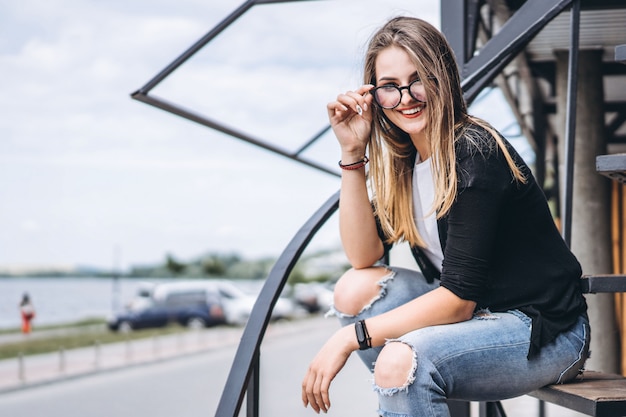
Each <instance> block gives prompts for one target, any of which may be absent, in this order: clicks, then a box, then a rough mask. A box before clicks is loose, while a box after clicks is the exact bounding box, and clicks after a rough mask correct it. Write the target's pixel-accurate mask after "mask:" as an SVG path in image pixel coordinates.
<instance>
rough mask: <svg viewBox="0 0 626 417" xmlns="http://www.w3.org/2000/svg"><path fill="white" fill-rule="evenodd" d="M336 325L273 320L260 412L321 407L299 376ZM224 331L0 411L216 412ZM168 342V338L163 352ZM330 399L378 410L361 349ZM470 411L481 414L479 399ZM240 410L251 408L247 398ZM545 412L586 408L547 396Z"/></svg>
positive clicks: (0, 399) (338, 411) (529, 404)
mask: <svg viewBox="0 0 626 417" xmlns="http://www.w3.org/2000/svg"><path fill="white" fill-rule="evenodd" d="M336 328H337V323H336V321H334V320H332V319H328V320H325V319H323V318H314V319H308V320H302V321H296V322H288V323H277V324H275V325H272V326H271V327H270V329H269V330H268V332H267V335H266V337H265V341H264V343H263V346H262V350H261V377H260V379H261V384H260V397H261V402H260V416H262V417H295V416H302V417H306V416H310V417H313V416H315V415H316V414H315V413H314V412H313V411H312V410H311V409H305V408H303V406H302V404H301V400H300V382H301V380H302V377H303V376H304V372H305V370H306V367H307V366H308V363H309V361H310V360H311V358H313V356H314V355H315V353H316V352H317V350H318V349H319V348H320V347H321V345H322V344H323V343H324V341H325V340H326V338H327V337H328V336H329V335H330V334H332V332H333V331H334V330H335V329H336ZM227 330H228V329H227ZM230 330H232V329H230ZM230 330H228V331H230ZM237 334H239V333H237ZM226 336H227V335H226V334H223V335H222V336H215V335H213V336H212V340H215V338H216V337H217V338H219V339H220V340H221V341H222V344H221V345H210V346H211V347H210V348H209V349H208V350H207V349H205V350H203V351H201V352H189V353H184V352H183V353H180V354H178V355H177V357H176V358H174V359H171V358H169V359H163V360H157V361H152V362H145V363H141V362H139V363H138V364H135V365H132V366H119V365H115V364H114V366H112V367H111V368H110V369H109V370H107V369H105V367H104V366H103V369H102V370H101V371H99V372H90V373H85V374H83V375H82V376H79V377H75V378H66V379H59V380H57V381H56V382H54V381H52V382H46V383H43V384H35V385H32V386H26V387H25V388H23V389H17V390H7V391H5V392H0V417H111V416H115V417H213V416H214V415H215V410H216V408H217V404H218V402H219V399H220V396H221V393H222V388H223V385H224V383H225V381H226V378H227V375H228V372H229V370H230V367H231V365H232V360H233V357H234V355H235V350H236V344H237V341H238V337H237V336H236V335H235V336H233V335H230V336H228V337H226ZM165 350H166V345H165V343H164V344H163V345H161V351H160V352H161V354H164V353H165ZM140 351H141V350H140V349H137V351H136V352H137V353H139V352H140ZM41 359H42V360H43V359H45V358H44V357H43V356H42V358H41ZM88 360H89V361H90V360H91V359H88ZM105 363H106V360H105V358H103V365H104V364H105ZM0 382H2V381H0ZM331 402H332V407H331V409H330V410H329V412H328V414H327V416H329V417H351V416H363V417H366V416H371V417H374V416H376V405H377V401H376V396H375V395H374V393H373V392H372V390H371V376H370V375H369V373H368V372H367V371H366V369H365V366H363V364H362V363H361V362H360V361H359V359H358V358H357V357H356V355H352V356H351V357H350V358H349V360H348V362H347V364H346V366H345V368H344V370H343V371H342V372H341V373H340V374H339V375H338V376H337V378H336V379H335V381H334V382H333V385H332V386H331ZM503 405H504V408H505V410H506V412H507V415H508V416H509V417H522V416H524V417H534V416H537V415H538V414H537V411H538V403H537V400H535V399H533V398H531V397H520V398H516V399H512V400H507V401H504V402H503ZM472 415H473V416H476V415H478V414H477V405H476V404H473V405H472ZM241 416H245V405H244V407H243V409H242V412H241V414H240V417H241ZM546 416H547V417H580V416H582V414H579V413H575V412H573V411H570V410H566V409H563V408H560V407H556V406H554V405H552V404H547V407H546Z"/></svg>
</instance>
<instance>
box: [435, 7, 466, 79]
mask: <svg viewBox="0 0 626 417" xmlns="http://www.w3.org/2000/svg"><path fill="white" fill-rule="evenodd" d="M467 1H468V0H441V6H440V7H441V31H442V32H443V33H444V34H445V35H446V39H447V40H448V43H449V44H450V47H451V48H452V50H453V51H454V57H455V58H456V62H457V65H458V67H459V71H460V70H461V69H462V68H463V66H464V65H465V63H466V62H467V58H468V55H467V53H466V47H465V15H466V13H465V10H466V8H467Z"/></svg>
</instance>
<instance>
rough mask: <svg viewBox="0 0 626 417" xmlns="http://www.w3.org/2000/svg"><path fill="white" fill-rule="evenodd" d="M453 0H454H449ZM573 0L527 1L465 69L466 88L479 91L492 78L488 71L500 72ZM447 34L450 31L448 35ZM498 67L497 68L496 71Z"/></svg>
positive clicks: (492, 72) (463, 75)
mask: <svg viewBox="0 0 626 417" xmlns="http://www.w3.org/2000/svg"><path fill="white" fill-rule="evenodd" d="M447 1H452V0H447ZM571 2H572V0H528V1H527V2H525V3H524V4H523V5H522V7H521V8H520V9H519V10H518V11H517V12H515V14H513V16H512V17H511V18H510V19H509V20H508V21H507V22H506V23H505V24H504V26H503V27H502V29H501V30H500V31H499V32H498V33H497V34H495V36H493V37H492V38H491V39H490V40H489V41H488V42H487V43H486V44H485V45H484V46H483V47H482V48H481V49H480V51H478V52H479V53H478V54H477V55H475V56H474V57H472V59H471V60H469V61H468V62H467V64H465V65H464V66H463V68H462V71H461V77H462V78H463V83H462V86H463V90H465V91H468V90H469V89H471V88H476V89H478V90H480V89H481V88H482V87H484V86H485V85H486V84H488V83H490V82H491V81H492V80H491V79H490V78H488V77H486V75H487V74H489V73H491V74H494V73H496V74H497V73H498V72H499V71H498V70H502V69H503V68H504V67H505V66H506V65H507V64H508V63H509V62H511V60H512V59H513V58H514V57H515V56H516V55H517V54H518V53H519V52H520V51H522V50H523V49H524V48H525V47H526V45H527V44H528V43H529V42H530V41H531V40H532V39H533V38H534V37H535V36H536V35H537V33H539V31H540V30H541V29H542V28H544V27H545V26H546V25H547V24H548V23H549V22H550V21H551V20H552V19H554V18H555V17H556V16H557V15H558V14H559V13H561V11H563V10H564V9H565V8H567V7H568V6H569V5H570V4H571ZM446 36H447V34H446ZM496 69H498V70H496Z"/></svg>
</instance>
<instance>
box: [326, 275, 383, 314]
mask: <svg viewBox="0 0 626 417" xmlns="http://www.w3.org/2000/svg"><path fill="white" fill-rule="evenodd" d="M388 273H389V271H388V270H387V269H386V268H384V267H373V268H365V269H354V268H353V269H349V270H348V271H346V273H344V274H343V276H342V277H341V278H340V279H339V281H337V284H336V285H335V290H334V295H333V298H334V304H335V308H336V309H337V310H339V311H341V312H342V313H344V314H349V315H353V316H354V315H357V314H359V312H360V311H361V310H362V309H363V308H364V307H365V306H366V305H368V304H369V303H371V302H372V300H373V299H374V298H376V297H377V296H378V294H379V292H380V285H379V284H378V282H379V281H380V280H381V278H382V277H384V276H385V275H387V274H388Z"/></svg>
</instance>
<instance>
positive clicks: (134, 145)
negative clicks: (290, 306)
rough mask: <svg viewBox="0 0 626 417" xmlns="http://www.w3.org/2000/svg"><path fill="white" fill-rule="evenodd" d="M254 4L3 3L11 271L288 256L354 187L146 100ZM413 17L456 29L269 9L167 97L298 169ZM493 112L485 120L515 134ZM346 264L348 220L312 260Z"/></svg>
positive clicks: (482, 106) (3, 165)
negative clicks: (342, 98) (339, 251)
mask: <svg viewBox="0 0 626 417" xmlns="http://www.w3.org/2000/svg"><path fill="white" fill-rule="evenodd" d="M241 4H243V1H233V0H220V1H219V2H218V1H206V0H175V1H174V0H133V1H126V0H109V1H106V2H105V1H97V0H20V1H13V2H2V3H0V68H1V71H0V111H1V112H2V116H1V117H0V270H3V269H4V270H6V269H15V268H26V267H28V268H30V267H48V266H52V265H54V266H88V267H97V268H109V269H110V268H115V269H121V270H127V269H128V268H131V267H133V266H139V265H149V264H155V263H160V262H163V260H164V259H165V257H166V255H167V254H171V255H172V256H174V257H175V258H176V259H179V260H181V261H189V260H193V259H194V258H196V257H198V256H200V255H202V254H205V253H212V252H217V253H238V254H240V255H242V256H244V257H247V258H257V257H266V256H272V257H276V256H278V255H279V254H280V253H281V252H282V250H283V249H284V248H285V247H286V245H287V244H288V243H289V241H290V240H291V238H292V237H293V235H294V234H295V232H296V231H297V230H298V229H299V228H300V226H302V224H303V223H304V222H305V221H306V220H307V219H308V218H309V217H310V216H311V215H312V214H313V213H314V212H315V211H316V210H317V209H318V208H319V207H320V205H321V204H323V202H324V201H326V200H327V199H328V198H329V197H330V196H331V195H332V194H334V193H335V191H337V190H338V188H339V185H340V183H339V178H338V177H336V176H333V175H330V174H328V173H325V172H322V171H319V170H315V169H313V168H310V167H307V166H304V165H301V164H298V163H297V162H294V161H291V160H288V159H286V158H283V157H281V156H278V155H276V154H273V153H270V152H268V151H266V150H263V149H260V148H258V147H255V146H253V145H250V144H248V143H244V142H242V141H240V140H237V139H234V138H232V137H229V136H227V135H225V134H222V133H219V132H216V131H214V130H211V129H208V128H206V127H203V126H200V125H198V124H195V123H193V122H190V121H187V120H184V119H182V118H180V117H177V116H174V115H172V114H170V113H167V112H164V111H162V110H159V109H157V108H155V107H152V106H149V105H146V104H144V103H141V102H139V101H136V100H133V99H131V97H130V94H131V93H132V92H134V91H136V90H138V89H139V88H140V87H142V86H143V85H145V84H146V83H147V82H148V81H149V80H151V79H152V77H154V76H155V75H156V74H157V73H159V72H160V71H161V70H162V69H163V68H165V67H166V66H167V65H168V64H169V63H170V62H171V61H173V60H174V59H175V58H176V57H178V56H179V55H180V54H181V53H183V52H184V51H185V50H186V49H187V48H188V47H190V46H191V45H192V44H194V43H195V42H196V41H197V40H199V39H200V38H201V37H202V36H203V35H205V34H206V33H207V32H208V31H209V30H210V29H212V28H213V27H214V26H215V25H216V24H217V23H218V22H220V21H221V20H222V19H224V18H225V17H226V16H228V14H229V13H231V12H232V11H233V10H235V9H236V8H237V7H239V6H240V5H241ZM396 15H412V16H417V17H421V18H423V19H425V20H428V21H430V22H431V23H433V24H434V25H435V26H437V27H439V4H438V2H436V1H431V0H393V1H385V2H381V1H379V0H320V1H303V2H292V3H283V4H280V3H279V4H271V5H259V6H255V7H253V8H252V9H251V10H249V11H248V12H247V13H246V14H244V15H243V16H242V17H241V18H240V19H239V20H238V21H237V22H236V23H235V24H234V25H233V26H232V27H230V28H229V29H227V30H226V31H225V32H223V33H222V34H220V35H219V36H218V37H217V38H216V39H215V40H213V41H212V42H211V43H210V44H209V45H207V46H206V47H205V48H203V49H202V50H201V51H200V52H199V53H198V54H196V55H195V56H194V57H193V58H192V59H190V60H189V61H188V62H187V63H185V64H184V65H183V66H182V67H180V68H179V69H178V70H177V71H176V72H175V73H174V74H172V75H171V76H170V77H168V78H167V79H166V80H165V81H164V82H163V83H161V84H160V85H158V86H157V87H156V88H155V89H154V90H152V92H151V94H154V95H156V96H159V97H161V98H164V99H166V100H167V101H170V102H173V103H176V104H178V105H180V106H182V107H184V108H187V109H191V110H193V111H194V112H197V113H200V114H202V115H204V116H206V117H209V118H210V119H213V120H217V121H220V122H221V123H224V124H226V125H228V126H230V127H232V128H234V129H235V130H238V131H241V132H245V133H247V134H249V135H252V136H254V137H256V138H259V139H262V140H264V141H267V142H270V143H272V144H274V145H276V146H279V147H280V148H282V149H285V150H286V151H294V150H296V149H298V148H299V147H300V146H302V145H303V144H304V143H306V142H307V141H308V140H309V139H310V138H311V137H313V136H314V135H315V134H316V133H317V132H319V131H320V130H321V129H322V128H324V127H325V126H326V125H327V123H328V122H327V116H326V108H325V106H326V103H327V102H329V101H331V100H333V99H334V98H335V97H336V96H337V94H339V93H341V92H344V91H346V90H349V89H354V88H355V87H357V86H358V85H359V83H360V78H361V70H360V66H361V60H362V55H363V51H364V48H365V45H366V42H367V39H368V37H369V36H370V35H371V33H372V32H373V31H374V30H375V29H377V28H378V27H379V26H380V25H381V24H382V23H384V21H385V20H387V19H388V18H389V17H392V16H396ZM493 97H496V98H495V100H498V98H497V94H493V95H491V96H489V97H487V99H485V100H481V101H480V102H479V103H478V104H477V105H476V106H475V108H476V110H475V111H474V113H477V114H479V115H481V116H483V117H485V118H486V119H487V120H489V121H490V122H492V123H494V125H496V127H497V128H504V127H505V126H509V125H510V124H511V122H512V120H513V119H512V116H511V115H510V114H509V113H507V112H506V110H505V109H504V108H505V107H506V106H502V105H496V106H494V105H493V103H492V101H493V100H494V98H493ZM500 100H501V99H500ZM494 109H496V110H495V111H494ZM481 112H482V113H484V114H481ZM339 155H340V153H339V147H338V145H337V143H336V140H335V139H334V137H332V134H330V133H329V134H327V135H324V137H323V138H322V140H321V141H320V142H319V143H318V144H316V145H314V146H313V147H311V148H310V149H308V150H307V152H306V153H305V155H304V157H306V158H308V159H310V160H313V161H315V162H316V163H319V164H321V165H324V166H327V167H328V168H330V169H336V164H337V160H338V159H339ZM338 246H339V237H338V233H337V227H336V219H332V220H331V221H330V222H329V224H328V225H327V226H326V227H324V228H323V229H322V230H321V231H320V232H319V233H318V236H317V237H316V238H315V239H314V241H313V242H312V244H311V246H310V248H311V250H316V249H318V248H319V249H321V248H329V247H338Z"/></svg>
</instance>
